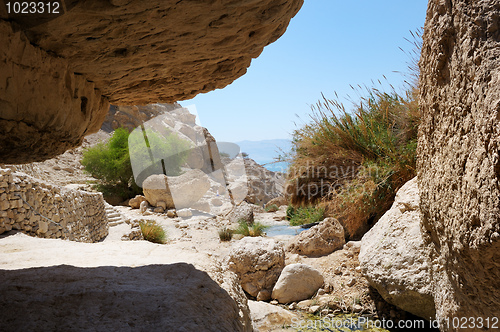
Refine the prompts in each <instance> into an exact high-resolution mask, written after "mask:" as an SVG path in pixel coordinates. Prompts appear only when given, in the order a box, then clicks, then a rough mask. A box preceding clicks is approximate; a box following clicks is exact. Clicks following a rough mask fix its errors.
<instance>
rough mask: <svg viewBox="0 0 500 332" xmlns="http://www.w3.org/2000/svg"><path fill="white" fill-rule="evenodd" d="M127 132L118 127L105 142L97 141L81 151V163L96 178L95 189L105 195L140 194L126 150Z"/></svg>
mask: <svg viewBox="0 0 500 332" xmlns="http://www.w3.org/2000/svg"><path fill="white" fill-rule="evenodd" d="M128 136H129V132H128V131H127V130H126V129H124V128H118V129H116V130H115V132H114V133H113V136H111V138H110V139H109V141H108V142H107V143H99V144H97V145H95V146H93V147H90V148H88V149H85V150H84V151H83V158H82V161H81V163H82V165H83V166H84V169H85V171H86V172H88V173H90V174H91V175H92V176H93V177H94V178H96V179H97V180H98V183H97V184H96V185H95V187H96V189H97V190H99V191H101V192H103V194H104V195H105V196H110V195H118V196H120V197H121V198H122V199H127V198H130V197H133V196H134V195H137V194H140V193H141V190H140V188H139V187H137V185H136V184H135V182H134V179H133V176H132V166H131V164H130V157H129V151H128Z"/></svg>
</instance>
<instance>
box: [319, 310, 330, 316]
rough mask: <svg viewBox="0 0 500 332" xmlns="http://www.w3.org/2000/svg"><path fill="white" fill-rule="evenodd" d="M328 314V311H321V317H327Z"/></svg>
mask: <svg viewBox="0 0 500 332" xmlns="http://www.w3.org/2000/svg"><path fill="white" fill-rule="evenodd" d="M329 312H330V310H328V309H323V310H321V316H326V315H328V313H329Z"/></svg>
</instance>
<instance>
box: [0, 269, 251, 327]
mask: <svg viewBox="0 0 500 332" xmlns="http://www.w3.org/2000/svg"><path fill="white" fill-rule="evenodd" d="M0 276H1V279H2V283H1V284H0V291H1V293H2V297H1V298H0V309H1V310H0V330H2V331H35V330H36V331H56V330H57V331H75V330H76V331H84V330H85V331H88V330H93V331H98V330H99V331H130V330H133V329H137V328H138V327H140V329H145V330H152V331H158V330H161V331H214V332H215V331H217V332H218V331H226V332H233V331H251V330H252V327H251V324H249V315H248V307H247V306H246V303H244V306H245V307H246V312H245V313H242V312H241V308H240V307H239V305H238V303H237V302H236V301H235V300H234V299H233V298H232V297H231V296H230V294H228V292H227V290H229V291H231V288H232V287H233V286H230V284H231V283H232V282H231V281H230V280H227V279H225V280H226V281H227V284H223V287H224V288H225V289H223V288H221V286H220V285H219V284H218V283H217V282H215V281H214V280H212V279H211V278H210V276H209V275H208V274H207V273H206V272H203V271H200V270H198V269H196V268H195V267H194V266H193V265H191V264H186V263H176V264H168V265H149V266H139V267H133V268H132V267H112V266H100V267H94V268H81V267H74V266H69V265H60V266H51V267H39V268H28V269H19V270H2V271H0ZM22 289H36V294H37V295H36V296H33V294H32V292H31V294H29V296H27V292H26V291H20V290H22ZM226 289H227V290H226ZM20 313H23V314H22V315H21V314H20ZM26 317H29V319H26Z"/></svg>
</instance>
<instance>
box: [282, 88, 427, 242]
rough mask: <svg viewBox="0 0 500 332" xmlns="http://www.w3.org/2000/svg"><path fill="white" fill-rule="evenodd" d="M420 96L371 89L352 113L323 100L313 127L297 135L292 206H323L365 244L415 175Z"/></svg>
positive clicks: (291, 176) (290, 188)
mask: <svg viewBox="0 0 500 332" xmlns="http://www.w3.org/2000/svg"><path fill="white" fill-rule="evenodd" d="M417 94H418V91H417V89H416V88H412V89H410V90H409V91H407V92H406V93H405V94H404V95H403V96H401V95H399V94H397V93H396V92H392V93H385V92H380V91H378V90H377V89H371V90H368V95H367V97H364V98H362V99H361V101H360V103H359V104H358V105H356V107H355V109H354V110H353V111H352V112H351V113H349V112H347V111H346V110H345V108H344V106H343V105H342V104H341V103H340V102H338V101H337V100H331V99H327V98H325V97H324V96H323V100H321V101H319V102H318V103H317V104H316V105H315V106H314V107H313V115H312V120H313V121H312V122H311V123H310V124H308V125H306V126H304V127H303V128H301V129H298V130H296V131H295V133H294V152H295V155H294V156H293V160H292V165H291V167H290V173H289V180H290V181H289V182H290V184H289V186H288V188H287V190H288V193H289V194H290V195H291V200H292V204H293V205H295V206H300V205H309V204H320V205H321V206H323V207H324V208H325V214H326V216H333V217H335V218H337V219H338V220H339V221H340V222H341V223H342V224H343V225H344V228H345V229H346V234H347V237H348V238H350V239H358V238H360V237H361V236H362V235H363V234H364V232H366V230H367V229H369V227H371V225H373V224H374V223H375V222H376V221H377V220H378V219H379V218H380V217H381V216H382V214H383V213H384V212H385V211H386V210H387V209H388V208H389V207H390V205H391V204H392V202H393V200H394V196H395V193H396V191H397V189H399V188H400V187H401V186H402V185H403V184H404V183H405V182H406V181H408V180H410V179H411V178H413V177H414V176H415V174H416V172H415V150H416V138H417V127H418V122H419V118H420V114H419V108H418V104H417Z"/></svg>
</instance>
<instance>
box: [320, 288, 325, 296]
mask: <svg viewBox="0 0 500 332" xmlns="http://www.w3.org/2000/svg"><path fill="white" fill-rule="evenodd" d="M324 294H325V290H324V289H323V288H320V289H318V296H321V295H324Z"/></svg>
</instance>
